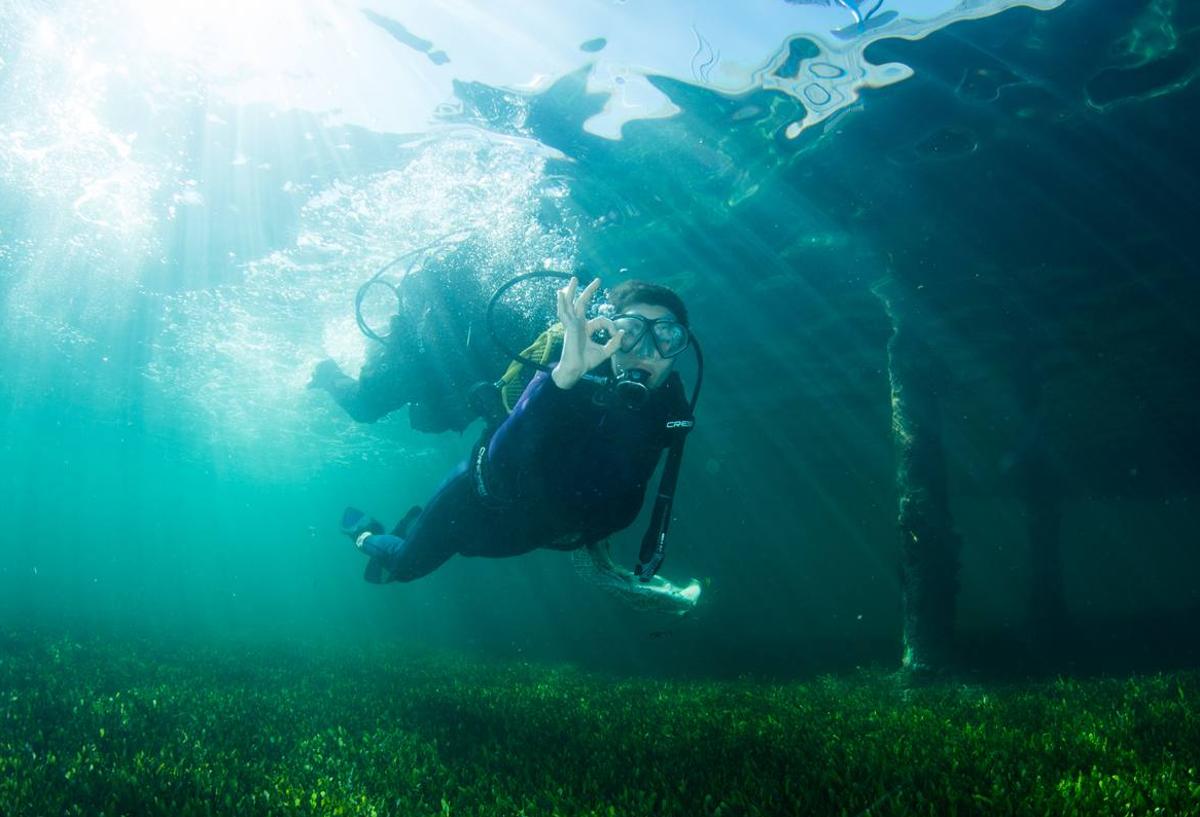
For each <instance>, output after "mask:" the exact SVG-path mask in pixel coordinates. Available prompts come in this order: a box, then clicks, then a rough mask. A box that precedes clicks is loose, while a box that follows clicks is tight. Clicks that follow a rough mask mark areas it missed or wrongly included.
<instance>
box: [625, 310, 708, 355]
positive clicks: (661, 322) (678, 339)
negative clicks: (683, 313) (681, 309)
mask: <svg viewBox="0 0 1200 817" xmlns="http://www.w3.org/2000/svg"><path fill="white" fill-rule="evenodd" d="M612 322H613V324H614V325H615V326H616V327H617V328H618V329H621V330H623V331H624V334H623V335H622V336H621V351H622V352H634V351H635V350H636V353H637V354H638V355H640V356H641V357H650V356H651V354H652V352H651V349H655V350H657V351H658V353H659V355H661V356H662V357H664V358H672V357H675V356H676V355H679V354H682V353H683V352H684V350H686V349H687V348H688V340H689V339H690V337H691V333H690V332H689V331H688V328H687V327H686V326H684V325H683V324H682V323H680V322H679V321H677V320H673V319H671V318H647V317H645V316H644V315H638V314H637V313H633V312H630V313H622V314H620V315H614V316H613V317H612Z"/></svg>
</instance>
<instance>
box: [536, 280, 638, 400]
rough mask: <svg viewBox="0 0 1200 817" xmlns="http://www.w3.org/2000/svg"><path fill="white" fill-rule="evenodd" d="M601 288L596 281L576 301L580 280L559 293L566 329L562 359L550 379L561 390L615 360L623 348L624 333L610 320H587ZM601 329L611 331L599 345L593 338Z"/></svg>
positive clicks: (560, 311)
mask: <svg viewBox="0 0 1200 817" xmlns="http://www.w3.org/2000/svg"><path fill="white" fill-rule="evenodd" d="M599 288H600V279H599V278H596V279H594V280H593V281H592V282H591V283H590V284H588V285H587V286H586V287H585V288H584V290H583V292H580V293H579V295H578V297H577V296H576V294H575V293H576V291H577V290H578V289H579V279H578V278H572V279H571V281H570V283H568V284H567V285H566V286H565V287H563V288H562V289H560V290H559V291H558V319H559V321H561V322H562V325H563V348H562V357H561V358H560V359H559V361H558V364H557V365H555V367H554V369H553V370H552V371H551V372H550V376H551V378H553V379H554V383H555V385H557V386H558V387H559V388H560V389H569V388H571V387H573V386H574V385H575V384H576V383H578V382H579V379H580V378H581V377H583V376H584V375H585V374H587V373H588V372H589V371H591V370H592V369H594V368H595V367H597V366H599V365H600V364H601V363H603V362H604V361H606V360H608V359H609V358H610V357H612V356H613V353H615V352H616V351H617V349H619V348H620V346H621V335H622V334H623V333H622V331H621V330H619V329H617V327H616V326H615V325H614V324H613V322H612V321H611V320H609V319H608V318H605V317H597V318H592V319H591V320H588V317H587V310H588V306H589V305H590V304H591V302H592V296H593V295H595V294H596V290H598V289H599ZM601 329H604V330H607V331H608V334H609V339H608V342H607V343H597V342H596V341H594V340H593V339H592V335H593V334H594V333H596V332H598V331H600V330H601Z"/></svg>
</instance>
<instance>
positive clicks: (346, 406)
mask: <svg viewBox="0 0 1200 817" xmlns="http://www.w3.org/2000/svg"><path fill="white" fill-rule="evenodd" d="M433 246H434V247H441V246H442V245H441V243H440V242H439V243H435V245H433ZM429 249H430V247H423V248H421V249H419V250H416V251H414V252H412V253H408V254H406V255H404V256H401V257H400V258H397V259H396V260H395V261H393V262H392V263H391V264H388V265H387V266H385V267H383V268H382V269H380V270H379V271H378V272H377V273H375V275H374V276H373V277H372V278H371V279H370V280H369V281H367V282H366V283H365V284H364V285H363V286H362V287H360V288H359V291H358V295H357V298H356V304H355V305H356V318H357V319H358V324H359V328H360V329H362V331H363V333H364V334H366V335H367V336H368V337H369V338H371V339H372V340H375V341H377V342H376V343H373V344H370V345H369V347H368V349H367V359H366V362H365V363H364V364H363V366H362V368H361V369H360V371H359V374H358V378H357V379H356V378H353V377H350V376H349V375H348V374H346V373H345V372H343V371H342V369H341V367H339V366H338V364H337V363H336V362H335V361H334V360H332V359H327V360H323V361H321V362H320V363H318V364H317V366H316V368H315V369H314V370H313V374H312V379H311V380H310V381H309V383H308V387H309V388H310V389H318V390H321V391H324V392H327V393H328V394H329V395H330V396H331V397H332V398H333V399H334V401H335V402H336V403H337V404H338V405H339V406H340V407H341V408H342V409H343V410H344V411H345V412H346V413H347V414H349V415H350V417H352V418H353V419H354V420H356V421H358V422H360V423H374V422H375V421H376V420H379V419H380V418H382V417H384V416H385V415H387V414H389V413H391V412H393V411H396V410H398V409H401V408H403V407H404V406H408V411H409V423H410V424H411V425H412V427H413V428H414V429H416V430H417V431H424V432H428V433H434V434H436V433H439V432H442V431H460V432H461V431H462V430H463V429H465V428H466V427H467V426H468V425H470V423H471V422H472V421H474V420H475V418H477V417H478V416H479V413H480V412H479V409H478V407H477V406H475V405H474V404H473V403H472V397H471V388H472V387H473V386H474V385H475V384H476V383H478V382H480V381H482V380H488V379H490V378H491V377H493V376H494V374H495V372H497V371H499V370H500V369H501V368H502V367H503V366H505V365H506V364H507V363H508V356H507V355H505V354H504V353H503V352H501V351H500V350H498V349H497V348H496V346H495V345H494V344H493V343H492V342H491V341H490V340H489V339H488V337H487V333H486V332H484V331H481V330H482V327H483V325H484V310H485V308H486V307H487V303H488V294H487V292H486V291H485V289H484V284H483V283H482V281H481V278H480V276H479V275H477V274H476V273H475V270H476V269H477V268H478V267H479V266H480V263H479V261H478V259H477V258H476V257H475V256H476V255H477V254H478V248H476V247H474V246H471V245H469V243H468V245H467V246H465V247H459V248H457V249H456V250H454V251H453V252H451V253H449V254H448V255H443V256H441V257H434V258H430V259H427V260H426V261H425V262H424V263H422V264H421V265H420V266H417V265H416V263H415V261H414V262H413V263H410V265H409V267H408V269H407V270H406V271H405V273H404V275H403V277H402V278H401V279H400V280H399V282H398V283H395V284H393V283H390V282H388V281H387V280H386V279H385V278H384V277H383V276H384V274H385V273H386V272H388V270H390V269H391V268H392V267H394V266H395V265H397V264H399V263H400V262H402V261H405V260H410V259H414V258H417V257H419V256H420V255H422V254H423V253H424V252H425V251H427V250H429ZM374 286H384V287H387V288H389V289H391V290H392V292H393V293H394V294H395V296H396V313H395V314H394V315H392V317H391V320H390V324H389V331H388V333H387V334H386V335H383V336H381V335H379V334H377V333H375V332H374V331H373V330H371V328H370V327H369V326H368V325H367V324H366V321H365V320H364V319H363V313H362V304H363V299H364V297H365V295H366V293H367V291H368V290H369V289H370V288H371V287H374Z"/></svg>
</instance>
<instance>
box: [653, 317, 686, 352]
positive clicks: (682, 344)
mask: <svg viewBox="0 0 1200 817" xmlns="http://www.w3.org/2000/svg"><path fill="white" fill-rule="evenodd" d="M687 340H688V335H687V329H685V328H684V327H683V325H682V324H679V323H675V322H674V321H655V323H654V343H655V345H656V346H658V353H659V354H661V355H662V356H663V357H675V355H677V354H679V353H680V352H682V351H683V350H684V349H686V348H687Z"/></svg>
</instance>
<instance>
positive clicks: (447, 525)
mask: <svg viewBox="0 0 1200 817" xmlns="http://www.w3.org/2000/svg"><path fill="white" fill-rule="evenodd" d="M486 516H487V510H486V509H485V508H483V506H482V505H481V504H480V502H479V498H478V497H477V496H476V494H475V486H474V485H473V484H472V482H471V475H470V473H469V472H468V470H467V468H466V465H465V464H464V465H460V466H459V467H458V468H457V469H456V470H455V471H454V473H453V474H451V476H450V478H449V479H447V480H446V482H444V483H443V484H442V487H441V488H439V489H438V491H437V493H436V494H434V496H433V498H432V499H431V500H430V501H429V504H428V505H426V506H425V508H424V509H423V510H422V511H421V512H420V514H419V515H418V516H417V517H416V518H415V519H413V520H412V521H411V524H409V526H408V529H407V531H405V533H407V535H406V536H396V535H394V534H385V533H372V534H367V535H365V536H361V537H360V538H359V539H358V540H357V541H356V544H357V546H358V549H359V550H361V551H362V552H363V553H365V554H367V555H368V556H370V557H371V559H372V562H373V563H378V564H379V565H381V566H382V567H383V568H384V569H385V570H386V571H387V573H388V574H390V577H389V580H390V581H401V582H410V581H412V580H413V579H419V578H421V577H422V576H427V575H429V574H430V573H432V572H433V571H434V570H436V569H437V568H439V567H441V566H442V564H444V563H445V562H446V560H447V559H449V558H450V557H451V556H453V555H454V554H455V553H457V552H459V551H460V550H461V549H462V548H463V547H464V546H465V544H466V543H467V542H468V541H470V540H472V539H477V538H478V537H480V536H483V535H486V531H487V527H488V526H487V521H486Z"/></svg>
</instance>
